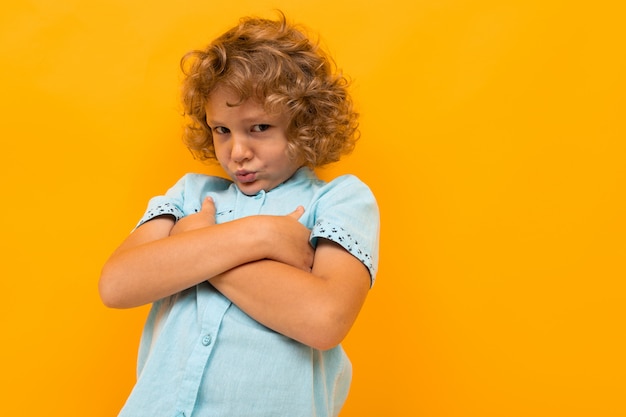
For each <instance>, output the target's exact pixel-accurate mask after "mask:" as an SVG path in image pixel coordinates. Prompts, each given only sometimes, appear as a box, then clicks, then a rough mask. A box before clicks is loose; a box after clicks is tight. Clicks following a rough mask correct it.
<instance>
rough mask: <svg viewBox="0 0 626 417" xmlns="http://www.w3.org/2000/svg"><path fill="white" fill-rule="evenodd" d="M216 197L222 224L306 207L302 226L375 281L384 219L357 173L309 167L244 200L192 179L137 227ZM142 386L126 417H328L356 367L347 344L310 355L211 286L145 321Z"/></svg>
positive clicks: (220, 183)
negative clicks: (321, 175) (322, 175)
mask: <svg viewBox="0 0 626 417" xmlns="http://www.w3.org/2000/svg"><path fill="white" fill-rule="evenodd" d="M206 196H211V197H213V200H214V202H215V205H216V222H217V223H223V222H227V221H230V220H233V219H237V218H241V217H244V216H251V215H257V214H273V215H285V214H288V213H291V212H292V211H293V210H295V209H296V207H297V206H298V205H302V206H304V207H305V213H304V215H303V216H302V217H301V218H300V222H301V223H303V224H304V225H306V226H307V227H308V228H309V229H311V237H310V241H311V244H313V245H315V244H316V241H317V239H318V238H320V237H321V238H324V239H329V240H332V241H335V242H337V243H339V244H340V245H342V246H343V247H344V248H345V249H346V250H347V251H348V252H350V253H351V254H352V255H354V256H355V257H356V258H358V259H359V260H360V261H361V262H363V264H364V265H365V266H366V267H367V268H368V270H369V272H370V277H371V283H372V284H373V283H374V279H375V276H376V268H377V262H378V261H377V259H378V232H379V213H378V207H377V204H376V200H375V198H374V196H373V195H372V193H371V191H370V190H369V188H368V187H367V186H366V185H365V184H364V183H363V182H361V181H360V180H359V179H357V178H356V177H355V176H352V175H345V176H341V177H338V178H336V179H335V180H333V181H331V182H329V183H325V182H323V181H321V180H319V179H318V178H317V177H316V176H315V174H314V173H313V171H311V170H310V169H308V168H301V169H299V170H298V171H297V172H296V173H295V174H294V175H293V176H292V177H291V178H290V179H289V180H288V181H286V182H285V183H283V184H281V185H279V186H278V187H276V188H274V189H272V190H270V191H268V192H265V191H261V192H259V193H258V194H256V195H254V196H247V195H245V194H243V193H242V192H241V191H239V189H238V188H237V187H236V186H234V185H233V183H232V182H231V181H228V180H225V179H222V178H218V177H211V176H206V175H200V174H187V175H185V176H184V177H183V178H181V179H180V180H179V181H178V183H177V184H176V185H174V186H173V187H172V188H171V189H170V190H169V191H168V192H167V193H166V195H164V196H158V197H154V198H153V199H151V200H150V203H149V205H148V210H147V211H146V214H145V215H144V217H143V218H142V219H141V220H140V222H139V224H140V225H141V224H142V223H144V222H146V221H148V220H150V219H151V218H154V217H156V216H159V215H165V214H169V215H172V216H174V217H176V219H180V218H182V217H184V216H186V215H189V214H192V213H195V212H197V211H199V210H200V207H201V204H202V200H203V199H204V197H206ZM137 375H138V376H137V382H136V385H135V387H134V389H133V391H132V393H131V395H130V396H129V398H128V400H127V402H126V404H125V406H124V408H123V409H122V411H121V412H120V417H142V416H146V417H182V416H185V417H196V416H197V417H313V416H315V417H331V416H336V415H337V414H338V413H339V410H340V409H341V407H342V405H343V403H344V401H345V399H346V396H347V394H348V389H349V386H350V380H351V375H352V367H351V364H350V361H349V359H348V358H347V356H346V354H345V352H344V350H343V349H342V348H341V346H337V347H335V348H333V349H329V350H326V351H320V350H316V349H313V348H311V347H309V346H306V345H304V344H301V343H299V342H296V341H294V340H293V339H290V338H288V337H286V336H283V335H281V334H279V333H277V332H275V331H273V330H270V329H268V328H267V327H265V326H263V325H261V324H260V323H258V322H257V321H255V320H254V319H252V318H251V317H249V316H248V315H246V314H245V313H244V312H243V311H241V310H240V309H239V308H238V307H237V306H236V305H234V304H232V303H231V302H230V301H229V300H228V299H227V298H225V297H224V296H222V295H221V294H220V293H219V292H218V291H217V290H215V289H214V288H213V286H211V285H210V284H209V283H206V282H205V283H202V284H199V285H197V286H195V287H192V288H189V289H187V290H185V291H183V292H181V293H179V294H176V295H174V296H171V297H168V298H165V299H163V300H159V301H157V302H155V303H154V304H153V305H152V309H151V310H150V313H149V315H148V318H147V321H146V324H145V327H144V331H143V335H142V338H141V343H140V347H139V358H138V364H137Z"/></svg>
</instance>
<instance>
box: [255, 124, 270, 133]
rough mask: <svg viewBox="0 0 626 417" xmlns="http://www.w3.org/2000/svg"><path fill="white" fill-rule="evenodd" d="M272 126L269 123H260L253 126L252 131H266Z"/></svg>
mask: <svg viewBox="0 0 626 417" xmlns="http://www.w3.org/2000/svg"><path fill="white" fill-rule="evenodd" d="M270 127H271V126H270V125H268V124H258V125H254V126H252V131H253V132H265V131H266V130H267V129H269V128H270Z"/></svg>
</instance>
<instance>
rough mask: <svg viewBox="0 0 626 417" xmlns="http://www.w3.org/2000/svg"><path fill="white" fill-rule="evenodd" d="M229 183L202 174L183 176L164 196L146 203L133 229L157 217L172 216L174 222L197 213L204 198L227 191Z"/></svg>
mask: <svg viewBox="0 0 626 417" xmlns="http://www.w3.org/2000/svg"><path fill="white" fill-rule="evenodd" d="M231 184H232V183H231V181H228V180H226V179H224V178H220V177H214V176H210V175H203V174H185V175H184V176H183V177H182V178H181V179H179V180H178V181H177V182H176V184H174V185H173V186H172V187H171V188H170V189H169V190H167V192H166V193H165V195H159V196H156V197H153V198H151V199H150V201H149V202H148V207H147V209H146V212H145V214H144V215H143V217H142V218H141V220H139V223H137V226H135V228H137V227H139V226H141V225H142V224H144V223H145V222H147V221H149V220H151V219H154V218H155V217H159V216H164V215H168V216H172V217H173V218H174V219H175V220H176V221H178V220H180V219H181V218H183V217H185V216H187V215H189V214H192V213H197V212H198V211H199V210H200V208H201V207H202V199H203V198H204V197H205V196H208V195H210V196H212V197H215V195H216V193H219V192H223V191H225V190H227V189H228V188H229V187H230V185H231Z"/></svg>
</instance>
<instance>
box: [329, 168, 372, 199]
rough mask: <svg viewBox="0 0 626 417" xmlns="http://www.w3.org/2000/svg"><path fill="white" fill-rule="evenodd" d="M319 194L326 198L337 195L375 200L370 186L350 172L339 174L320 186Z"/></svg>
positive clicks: (342, 197)
mask: <svg viewBox="0 0 626 417" xmlns="http://www.w3.org/2000/svg"><path fill="white" fill-rule="evenodd" d="M321 194H322V195H325V196H326V198H329V197H333V198H337V197H339V198H341V199H347V200H354V199H355V198H357V199H359V200H361V199H364V200H371V201H372V202H374V203H375V201H376V198H375V197H374V193H373V192H372V190H371V189H370V187H369V186H368V185H367V184H366V183H365V182H363V181H362V180H361V179H360V178H359V177H357V176H356V175H352V174H346V175H341V176H339V177H336V178H335V179H333V180H330V181H329V182H327V183H326V184H325V185H324V186H323V187H322V188H321Z"/></svg>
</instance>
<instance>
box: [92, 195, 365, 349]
mask: <svg viewBox="0 0 626 417" xmlns="http://www.w3.org/2000/svg"><path fill="white" fill-rule="evenodd" d="M303 212H304V209H303V208H301V207H299V208H298V209H296V210H295V211H294V212H293V213H291V214H289V215H286V216H266V215H259V216H250V217H244V218H241V219H238V220H234V221H230V222H226V223H222V224H215V206H214V204H213V201H212V200H210V199H206V200H205V201H204V202H203V205H202V210H201V211H200V212H198V213H196V214H192V215H189V216H187V217H185V218H183V219H181V220H179V221H178V222H175V221H174V219H173V218H172V217H169V216H161V217H157V218H155V219H153V220H150V221H149V222H147V223H144V224H143V225H141V226H140V227H138V228H137V229H136V230H135V231H134V232H133V233H131V234H130V235H129V236H128V237H127V238H126V240H125V241H124V242H122V244H121V245H120V246H119V248H118V249H117V250H116V251H115V252H114V253H113V254H112V255H111V257H110V258H109V260H108V261H107V262H106V263H105V265H104V267H103V269H102V274H101V277H100V282H99V290H100V296H101V298H102V300H103V302H104V304H105V305H107V306H109V307H115V308H129V307H135V306H139V305H143V304H147V303H151V302H153V301H156V300H158V299H161V298H163V297H166V296H169V295H172V294H175V293H177V292H180V291H182V290H185V289H187V288H190V287H192V286H194V285H197V284H199V283H201V282H203V281H206V280H208V282H209V283H211V284H212V285H213V286H214V287H215V288H216V289H217V290H218V291H220V292H221V293H222V294H223V295H224V296H225V297H227V298H228V299H230V300H231V301H232V302H233V303H234V304H236V305H237V306H238V307H239V308H241V309H242V310H243V311H244V312H246V313H247V314H248V315H249V316H251V317H252V318H254V319H255V320H257V321H258V322H260V323H262V324H264V325H265V326H267V327H269V328H271V329H273V330H275V331H277V332H279V333H282V334H284V335H285V336H288V337H290V338H293V339H295V340H297V341H299V342H301V343H304V344H306V345H309V346H311V347H313V348H316V349H321V350H325V349H329V348H332V347H334V346H336V345H337V344H339V343H340V342H341V341H342V340H343V338H344V337H345V336H346V334H347V333H348V331H349V330H350V328H351V327H352V324H353V323H354V321H355V320H356V317H357V315H358V313H359V310H360V309H361V306H362V305H363V302H364V301H365V297H366V295H367V292H368V290H369V284H370V277H369V272H368V270H367V268H366V267H365V266H364V265H363V264H362V263H361V261H359V260H358V259H356V258H355V257H354V256H352V255H351V254H350V253H348V252H347V251H346V250H345V249H343V248H342V247H341V246H339V245H338V244H336V243H334V242H332V241H329V240H325V239H319V240H318V244H317V248H316V249H315V250H313V248H312V247H311V245H310V244H309V240H308V239H309V234H310V231H309V230H308V229H307V228H306V227H305V226H303V225H302V224H300V223H299V222H298V218H299V217H300V216H301V215H302V213H303Z"/></svg>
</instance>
